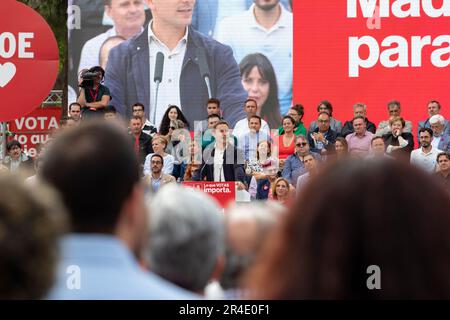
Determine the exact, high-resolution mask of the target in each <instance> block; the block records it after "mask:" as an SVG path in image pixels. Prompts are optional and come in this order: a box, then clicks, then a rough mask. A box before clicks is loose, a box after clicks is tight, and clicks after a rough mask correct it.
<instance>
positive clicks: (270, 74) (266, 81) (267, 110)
mask: <svg viewBox="0 0 450 320" xmlns="http://www.w3.org/2000/svg"><path fill="white" fill-rule="evenodd" d="M219 41H220V40H219ZM239 70H240V73H241V81H242V86H243V87H244V89H245V91H247V94H248V97H249V98H250V99H253V100H254V101H255V102H256V105H257V111H256V115H258V116H260V117H261V119H263V120H264V122H267V124H268V128H274V129H275V128H278V126H279V125H280V124H281V114H280V110H281V107H280V101H279V100H278V97H279V95H278V89H279V87H278V81H277V77H276V75H275V71H274V68H273V66H272V63H271V62H270V60H269V59H267V57H266V56H265V55H263V54H261V53H251V54H248V55H246V56H245V57H243V58H242V60H241V62H240V63H239ZM290 100H292V99H289V101H288V102H287V103H288V104H289V103H291V101H290ZM286 107H287V106H286ZM264 122H263V126H262V128H263V130H265V129H266V128H265V125H264ZM268 130H269V129H268Z"/></svg>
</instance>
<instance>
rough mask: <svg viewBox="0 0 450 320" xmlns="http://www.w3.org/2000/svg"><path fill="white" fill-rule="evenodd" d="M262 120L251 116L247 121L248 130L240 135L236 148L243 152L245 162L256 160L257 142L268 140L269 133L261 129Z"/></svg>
mask: <svg viewBox="0 0 450 320" xmlns="http://www.w3.org/2000/svg"><path fill="white" fill-rule="evenodd" d="M261 123H262V119H261V117H259V116H256V115H254V116H251V117H250V119H249V120H248V126H249V128H250V130H249V131H248V132H247V133H245V134H244V135H241V138H240V139H239V140H238V147H239V149H242V150H243V151H244V157H245V161H249V160H251V159H256V151H257V146H258V143H259V141H268V140H270V132H268V131H264V130H262V129H261Z"/></svg>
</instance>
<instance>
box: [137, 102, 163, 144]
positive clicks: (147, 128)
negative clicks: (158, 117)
mask: <svg viewBox="0 0 450 320" xmlns="http://www.w3.org/2000/svg"><path fill="white" fill-rule="evenodd" d="M131 113H132V115H133V117H139V118H141V120H142V123H143V124H142V132H144V133H146V134H148V135H149V136H151V137H153V136H154V135H155V134H156V132H157V131H158V130H157V128H156V127H155V125H154V124H153V123H151V122H150V120H148V119H147V118H146V117H145V107H144V105H143V104H142V103H140V102H136V103H135V104H133V105H132V106H131Z"/></svg>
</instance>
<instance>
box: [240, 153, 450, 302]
mask: <svg viewBox="0 0 450 320" xmlns="http://www.w3.org/2000/svg"><path fill="white" fill-rule="evenodd" d="M321 175H322V177H318V178H317V177H316V178H314V179H312V180H311V181H309V183H308V185H307V186H306V188H305V189H304V190H303V193H302V194H301V195H300V196H299V198H297V200H296V203H295V205H294V206H292V207H291V209H290V212H289V213H288V214H287V216H286V219H285V220H284V221H283V222H282V225H281V226H280V228H279V229H278V230H277V231H276V232H275V233H274V234H273V235H272V237H269V238H268V239H267V241H266V247H265V248H264V251H263V252H262V254H261V255H260V259H259V260H258V261H257V263H256V264H255V267H254V269H252V270H250V271H249V273H248V279H247V286H246V287H247V289H250V292H252V296H251V298H252V299H450V275H449V273H448V270H449V269H450V255H449V252H450V233H449V230H450V215H449V214H448V209H447V210H446V209H445V208H450V197H449V196H448V194H446V192H445V191H444V190H443V189H442V187H441V186H439V184H438V183H436V182H435V181H434V180H433V179H430V178H429V176H428V175H427V173H425V172H421V171H420V169H415V168H412V167H410V166H405V165H404V164H402V163H400V162H397V161H390V160H385V161H379V160H378V161H376V160H367V161H360V160H356V159H354V160H346V161H340V162H338V163H335V164H334V166H328V167H327V168H326V169H325V170H324V171H322V173H321ZM324 199H325V201H324ZM281 261H282V263H280V262H281ZM268 279H270V281H268ZM375 288H380V289H381V290H376V289H375Z"/></svg>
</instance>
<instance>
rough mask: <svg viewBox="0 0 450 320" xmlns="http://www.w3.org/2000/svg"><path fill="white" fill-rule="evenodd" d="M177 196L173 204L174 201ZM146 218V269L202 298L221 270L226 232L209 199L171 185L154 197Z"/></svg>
mask: <svg viewBox="0 0 450 320" xmlns="http://www.w3.org/2000/svg"><path fill="white" fill-rule="evenodd" d="M174 196H176V201H174ZM149 208H150V215H149V226H150V230H149V244H150V245H149V249H148V256H149V265H150V267H151V270H152V271H153V272H155V273H156V274H158V275H159V276H161V277H163V278H164V279H166V280H168V281H170V282H172V283H174V284H176V285H177V286H179V287H181V288H184V289H186V290H189V291H192V292H194V293H197V294H200V295H203V294H204V289H205V287H206V285H207V284H208V282H209V281H211V280H218V279H219V278H220V274H221V272H222V270H223V264H224V246H225V230H224V229H225V228H224V221H223V216H222V215H221V214H219V213H220V209H219V208H218V207H217V205H216V203H215V202H214V201H213V200H212V199H211V197H210V196H208V195H206V194H205V193H203V192H202V191H199V190H196V189H194V188H186V187H181V186H178V185H170V186H167V187H164V188H162V189H161V191H160V192H159V193H158V194H157V195H155V197H154V198H153V199H152V201H151V203H150V205H149Z"/></svg>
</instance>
